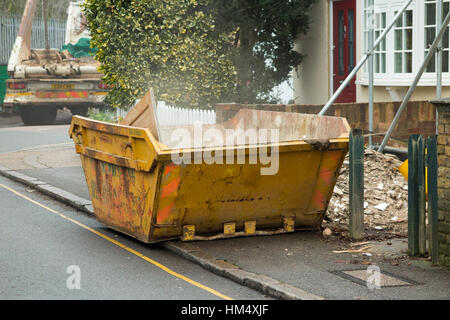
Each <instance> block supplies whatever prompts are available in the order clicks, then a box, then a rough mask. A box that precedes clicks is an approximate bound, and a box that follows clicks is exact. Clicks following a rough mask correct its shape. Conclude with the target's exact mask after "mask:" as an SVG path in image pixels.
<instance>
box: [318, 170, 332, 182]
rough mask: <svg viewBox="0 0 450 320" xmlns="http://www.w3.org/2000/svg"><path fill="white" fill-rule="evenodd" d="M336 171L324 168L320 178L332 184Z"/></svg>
mask: <svg viewBox="0 0 450 320" xmlns="http://www.w3.org/2000/svg"><path fill="white" fill-rule="evenodd" d="M333 176H334V172H331V171H330V170H328V169H326V168H324V170H323V171H320V174H319V178H320V179H322V180H323V181H324V182H326V183H327V184H330V183H331V181H332V180H333Z"/></svg>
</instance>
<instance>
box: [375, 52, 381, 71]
mask: <svg viewBox="0 0 450 320" xmlns="http://www.w3.org/2000/svg"><path fill="white" fill-rule="evenodd" d="M374 58H375V59H374V62H375V73H380V55H379V54H376V55H375V57H374Z"/></svg>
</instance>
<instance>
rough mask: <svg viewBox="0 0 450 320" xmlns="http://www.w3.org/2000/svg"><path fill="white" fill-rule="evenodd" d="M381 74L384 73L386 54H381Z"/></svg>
mask: <svg viewBox="0 0 450 320" xmlns="http://www.w3.org/2000/svg"><path fill="white" fill-rule="evenodd" d="M380 63H381V73H386V53H382V54H381V62H380Z"/></svg>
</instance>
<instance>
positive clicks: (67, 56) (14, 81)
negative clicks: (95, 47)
mask: <svg viewBox="0 0 450 320" xmlns="http://www.w3.org/2000/svg"><path fill="white" fill-rule="evenodd" d="M38 1H39V0H28V1H27V3H26V6H25V10H24V13H23V17H22V21H21V24H20V28H19V32H18V35H17V38H16V40H15V43H14V47H13V50H12V53H11V57H10V59H9V62H8V68H7V70H8V75H9V78H10V79H8V80H6V96H5V100H4V103H3V111H4V112H12V111H13V110H18V111H19V112H20V115H21V118H22V121H23V122H24V124H26V125H40V124H52V123H53V122H54V120H55V118H56V114H57V110H58V109H62V108H64V107H66V108H68V109H70V110H71V112H72V114H76V115H86V114H87V111H88V108H89V107H95V108H100V109H101V108H105V107H107V105H106V104H105V102H104V99H105V97H106V95H107V93H108V90H109V89H108V87H107V86H106V85H105V84H103V83H102V78H103V74H102V73H100V72H98V67H99V66H100V63H99V62H98V61H96V60H94V58H93V56H92V55H90V54H89V53H87V54H83V52H82V53H81V54H73V51H72V52H70V50H61V48H59V49H50V48H48V45H47V44H46V45H43V47H47V48H44V49H31V32H32V22H33V17H34V14H35V11H36V7H37V4H38ZM82 3H83V1H78V2H71V3H70V5H69V8H68V17H67V27H66V36H65V43H66V45H65V47H71V48H74V47H76V46H77V45H78V43H80V42H81V41H83V40H84V43H86V40H87V39H89V32H88V30H87V28H86V21H85V17H84V14H83V13H82V10H81V4H82ZM87 42H88V43H89V41H87Z"/></svg>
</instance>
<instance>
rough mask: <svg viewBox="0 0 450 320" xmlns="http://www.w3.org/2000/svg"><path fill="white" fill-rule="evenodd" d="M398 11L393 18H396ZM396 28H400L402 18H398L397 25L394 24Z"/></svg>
mask: <svg viewBox="0 0 450 320" xmlns="http://www.w3.org/2000/svg"><path fill="white" fill-rule="evenodd" d="M397 13H398V11H395V13H394V16H396V15H397ZM395 26H396V27H397V28H401V27H402V26H403V17H400V18H398V20H397V23H396V24H395Z"/></svg>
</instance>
